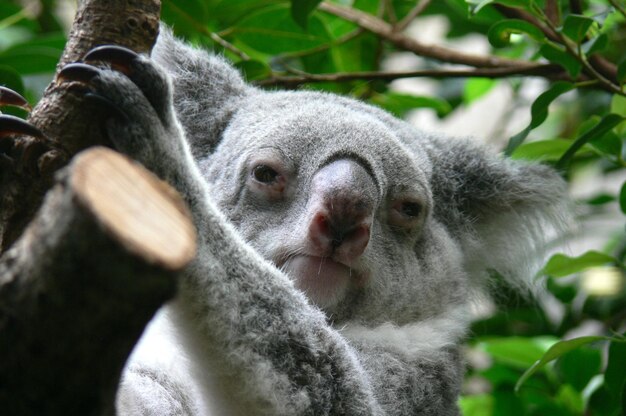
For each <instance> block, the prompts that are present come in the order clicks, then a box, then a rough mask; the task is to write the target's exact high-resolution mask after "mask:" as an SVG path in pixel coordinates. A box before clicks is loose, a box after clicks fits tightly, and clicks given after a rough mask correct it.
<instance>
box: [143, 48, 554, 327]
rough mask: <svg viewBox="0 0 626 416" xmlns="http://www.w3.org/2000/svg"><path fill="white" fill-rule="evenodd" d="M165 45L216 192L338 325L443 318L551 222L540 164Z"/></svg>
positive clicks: (184, 115) (182, 111) (184, 114)
mask: <svg viewBox="0 0 626 416" xmlns="http://www.w3.org/2000/svg"><path fill="white" fill-rule="evenodd" d="M161 42H165V43H168V44H167V45H166V47H162V48H161V47H159V45H157V49H156V53H155V54H156V57H157V58H156V59H157V60H158V61H161V62H162V63H163V64H164V65H165V66H166V67H167V69H168V70H169V71H170V72H171V73H172V75H173V78H174V84H175V88H176V89H175V102H176V105H177V109H178V113H179V117H180V119H181V122H182V124H183V126H184V128H185V130H186V133H187V135H188V137H189V139H190V141H191V144H192V148H193V151H194V155H195V156H196V158H197V160H198V163H199V165H200V169H201V171H202V173H203V175H204V177H205V178H206V180H207V182H208V183H209V184H210V186H211V197H212V198H213V200H215V201H216V203H217V204H218V206H219V207H220V208H221V209H222V211H223V212H224V213H225V214H226V216H227V217H228V218H229V219H230V220H231V221H232V222H233V223H234V224H235V226H236V227H237V228H238V230H239V231H240V232H241V234H242V236H243V237H244V239H245V240H246V241H248V242H249V243H250V244H251V245H252V246H253V247H254V248H255V249H256V250H257V251H258V252H259V253H260V254H261V255H262V256H263V257H265V258H266V259H268V260H270V261H271V262H273V263H274V264H275V265H276V266H277V267H278V268H280V269H282V270H283V271H284V272H285V273H286V274H287V275H288V276H289V277H290V279H291V280H292V281H293V283H294V285H295V286H296V287H297V288H299V289H300V290H302V291H303V292H304V293H305V294H306V295H307V296H308V297H309V299H310V300H311V301H312V302H313V303H314V304H316V305H318V306H319V307H320V308H322V309H323V310H325V311H326V312H327V314H328V315H329V316H331V317H332V318H333V319H334V320H336V321H344V320H347V319H355V318H356V319H359V320H362V321H363V322H368V323H380V322H394V323H396V324H404V323H407V322H412V321H415V320H419V319H424V318H428V317H431V316H436V315H439V314H442V313H446V311H448V310H450V309H453V308H456V307H457V306H459V305H461V304H464V303H466V302H467V300H468V292H469V290H470V288H471V287H473V286H474V283H476V282H477V281H478V280H479V278H480V277H482V276H483V275H485V274H486V272H487V271H488V270H489V269H496V270H497V271H498V272H500V273H502V274H503V275H506V276H510V277H511V278H512V279H514V278H516V277H518V275H519V274H529V268H528V267H526V266H528V265H529V264H530V263H531V261H530V259H532V258H536V257H537V252H536V250H537V248H538V247H540V246H541V245H542V243H543V242H544V241H545V233H544V228H543V227H545V226H546V224H549V223H554V222H555V221H557V222H558V218H559V210H561V205H560V201H561V200H562V199H561V197H562V194H563V185H562V183H561V182H560V181H559V180H558V178H557V177H556V176H555V175H554V174H553V173H552V172H550V171H549V170H547V169H545V168H543V167H538V166H526V165H521V164H515V163H513V162H511V161H507V160H503V159H500V158H497V157H496V156H493V155H489V154H488V153H487V152H485V151H484V150H483V149H481V148H479V147H478V146H475V145H473V144H471V143H469V142H468V141H458V140H455V139H447V138H439V137H434V136H430V135H428V134H424V133H423V132H419V131H417V130H415V129H413V128H412V127H411V126H409V125H407V124H406V123H404V122H402V121H400V120H397V119H395V118H393V117H392V116H390V115H389V114H387V113H385V112H383V111H381V110H378V109H376V108H373V107H371V106H368V105H366V104H363V103H360V102H357V101H355V100H351V99H347V98H341V97H338V96H334V95H330V94H321V93H313V92H263V91H259V90H256V89H254V88H252V87H249V86H247V85H245V84H244V83H243V81H242V80H241V78H240V77H239V76H238V74H236V72H235V71H234V70H233V69H232V68H230V67H229V66H228V65H226V64H225V63H224V62H223V61H222V60H220V59H217V58H215V57H208V56H207V55H205V54H204V53H201V52H198V51H195V50H193V49H190V48H187V47H183V46H181V45H179V44H176V43H174V41H173V40H172V39H171V38H166V39H165V40H161Z"/></svg>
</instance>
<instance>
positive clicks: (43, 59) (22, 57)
mask: <svg viewBox="0 0 626 416" xmlns="http://www.w3.org/2000/svg"><path fill="white" fill-rule="evenodd" d="M64 45H65V36H64V35H62V34H55V35H51V36H46V37H40V38H35V39H32V40H29V41H26V42H23V43H20V44H16V45H13V46H12V47H10V48H8V49H6V50H4V51H2V52H0V65H6V66H10V67H12V68H13V69H14V70H15V71H17V72H18V73H20V74H21V75H31V74H40V73H47V72H54V70H55V68H56V64H57V62H58V61H59V58H60V57H61V53H62V52H63V47H64Z"/></svg>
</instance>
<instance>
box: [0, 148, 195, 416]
mask: <svg viewBox="0 0 626 416" xmlns="http://www.w3.org/2000/svg"><path fill="white" fill-rule="evenodd" d="M59 177H60V181H59V183H58V184H57V185H56V186H55V187H54V188H53V189H52V190H51V191H50V192H49V193H48V195H47V196H46V199H45V202H44V204H43V206H42V208H41V210H40V211H39V212H38V214H37V216H36V217H35V219H34V220H33V221H32V222H31V223H30V225H29V226H28V228H27V229H26V231H25V232H24V233H23V235H22V237H21V238H20V239H19V240H18V241H17V242H16V243H15V244H14V245H13V247H12V248H11V249H10V250H8V251H7V252H5V253H4V255H3V256H2V257H1V258H0V356H2V360H0V386H2V388H1V389H0V409H2V412H3V414H7V415H15V416H21V415H25V416H26V415H34V414H39V415H79V414H82V415H102V414H113V404H114V398H115V392H116V390H117V385H118V382H119V377H120V374H121V372H122V368H123V365H124V362H125V361H126V359H127V357H128V355H129V354H130V351H131V350H132V347H133V345H134V344H135V343H136V342H137V340H138V339H139V336H140V335H141V333H142V332H143V328H144V326H145V324H146V322H148V320H149V319H150V318H151V317H152V316H153V314H154V312H155V311H156V310H157V308H159V306H160V305H161V304H162V303H163V302H164V301H165V300H167V299H168V298H170V297H171V296H172V295H173V294H174V289H175V281H174V275H175V271H176V270H180V269H181V268H182V267H183V266H185V264H186V263H187V262H189V261H190V260H191V259H192V258H193V256H194V254H195V241H196V240H195V233H194V228H193V225H192V223H191V219H190V216H189V214H188V213H187V211H186V209H185V208H184V205H183V202H182V199H181V198H180V197H179V196H178V195H177V194H176V192H175V191H173V189H172V188H170V187H169V186H168V185H167V184H165V183H164V182H162V181H161V180H159V179H157V178H156V177H155V176H154V175H152V174H150V173H149V172H147V171H146V170H145V169H143V168H141V167H140V166H139V165H138V164H135V163H133V162H131V161H130V160H129V159H127V158H126V157H124V156H121V155H119V154H117V153H115V152H113V151H112V150H108V149H104V148H94V149H93V150H88V151H86V152H84V153H82V154H80V155H79V156H77V157H76V158H75V159H74V162H73V163H72V164H71V165H70V166H69V167H68V168H66V169H65V170H64V171H62V174H61V175H60V176H59ZM138 211H141V212H138Z"/></svg>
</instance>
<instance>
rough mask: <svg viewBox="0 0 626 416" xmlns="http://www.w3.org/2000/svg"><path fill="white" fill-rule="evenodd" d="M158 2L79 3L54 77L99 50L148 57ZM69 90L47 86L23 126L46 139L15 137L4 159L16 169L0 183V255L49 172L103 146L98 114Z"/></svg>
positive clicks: (27, 216) (36, 202)
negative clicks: (100, 47)
mask: <svg viewBox="0 0 626 416" xmlns="http://www.w3.org/2000/svg"><path fill="white" fill-rule="evenodd" d="M160 5H161V4H160V1H159V0H141V1H136V0H135V1H133V0H108V1H101V0H82V1H80V2H79V6H78V11H77V13H76V17H75V19H74V23H73V25H72V29H71V32H70V35H69V38H68V42H67V45H66V47H65V50H64V52H63V56H62V58H61V61H60V62H59V64H58V66H57V72H58V70H59V69H61V68H62V67H63V65H65V64H67V63H69V62H74V61H77V60H79V59H80V58H81V57H82V56H83V55H84V54H85V53H86V52H87V51H89V50H90V49H92V48H93V47H95V46H98V45H103V44H115V45H121V46H125V47H127V48H129V49H132V50H134V51H136V52H139V53H149V52H150V50H151V49H152V46H153V44H154V42H155V40H156V37H157V35H158V30H159V14H160ZM75 87H76V86H75V85H72V84H71V83H69V84H67V83H66V84H57V83H56V82H54V81H53V82H52V83H51V84H50V85H49V86H48V88H47V89H46V91H45V92H44V95H43V97H42V99H41V100H40V101H39V103H38V104H37V106H36V107H35V109H34V110H33V112H32V113H31V114H30V117H29V121H30V122H31V123H32V124H34V125H35V126H37V127H39V129H41V130H42V131H43V132H44V133H45V135H46V137H47V139H46V140H40V139H36V138H33V137H20V138H17V139H15V140H14V143H13V144H12V146H11V148H10V149H8V154H9V156H10V157H12V158H13V159H14V160H15V161H16V163H15V167H14V169H13V170H12V171H11V172H2V173H3V175H2V176H3V180H2V183H0V252H2V251H5V250H7V248H8V247H10V245H11V244H12V243H13V242H14V241H15V240H16V239H17V238H18V237H19V236H20V234H21V233H22V231H23V230H24V228H25V227H26V225H27V224H28V223H29V221H30V220H31V219H32V217H33V215H34V214H35V212H36V211H37V209H38V207H39V206H40V204H41V201H42V199H43V196H44V195H45V192H46V191H47V190H48V189H49V188H50V186H51V185H52V183H53V177H54V172H56V171H57V170H58V169H59V168H60V167H62V166H64V165H65V164H66V163H67V161H68V160H69V159H70V158H71V157H72V156H73V155H74V154H76V153H77V152H79V151H80V150H82V149H85V148H87V147H89V146H93V145H98V144H103V145H108V144H109V143H108V141H107V139H106V137H105V136H104V135H103V134H102V130H101V129H100V125H99V120H98V111H96V109H95V108H92V107H91V106H90V105H89V104H87V103H85V102H83V100H82V94H77V93H76V89H75Z"/></svg>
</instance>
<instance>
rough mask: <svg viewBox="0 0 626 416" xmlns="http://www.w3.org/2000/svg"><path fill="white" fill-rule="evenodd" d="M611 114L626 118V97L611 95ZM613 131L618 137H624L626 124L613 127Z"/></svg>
mask: <svg viewBox="0 0 626 416" xmlns="http://www.w3.org/2000/svg"><path fill="white" fill-rule="evenodd" d="M611 113H614V114H619V115H620V116H622V117H626V97H624V96H623V95H619V94H614V95H613V98H611ZM613 131H614V132H615V134H617V135H618V136H620V137H626V123H623V124H620V125H618V126H615V128H614V129H613Z"/></svg>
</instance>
